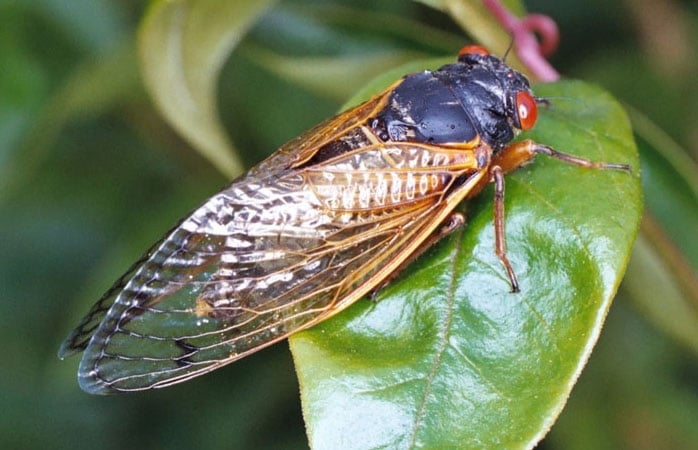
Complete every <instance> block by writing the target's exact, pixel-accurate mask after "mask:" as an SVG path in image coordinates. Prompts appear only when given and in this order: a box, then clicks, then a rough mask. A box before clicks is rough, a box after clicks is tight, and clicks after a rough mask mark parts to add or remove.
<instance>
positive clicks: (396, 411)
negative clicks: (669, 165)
mask: <svg viewBox="0 0 698 450" xmlns="http://www.w3.org/2000/svg"><path fill="white" fill-rule="evenodd" d="M384 81H386V82H385V83H384V85H386V84H387V80H384ZM536 93H537V95H539V96H546V97H554V98H558V99H559V100H556V101H555V102H554V104H553V106H552V107H550V108H549V109H546V110H544V111H541V117H540V119H539V123H538V125H537V126H536V128H535V130H534V131H532V132H529V133H525V135H523V136H522V137H526V138H532V139H535V140H537V141H538V142H542V143H545V144H548V145H551V146H554V147H555V148H557V149H558V150H560V151H564V152H568V153H571V154H575V155H579V156H583V157H587V158H590V159H593V160H597V161H611V162H620V163H629V164H631V166H632V167H633V175H629V174H627V173H624V172H618V171H605V170H588V169H582V168H579V167H574V166H569V165H566V164H564V163H562V162H560V161H556V160H550V159H546V158H544V157H538V159H537V161H535V163H534V164H531V165H529V166H527V167H526V168H523V169H521V170H519V171H518V172H516V173H514V174H512V175H510V176H508V177H507V192H506V213H507V217H506V226H507V229H506V236H507V245H508V256H509V258H510V260H511V262H512V264H513V267H514V269H515V271H516V273H517V275H518V277H519V281H520V283H521V293H519V294H513V293H511V292H510V286H509V281H508V279H507V277H506V274H505V272H504V270H503V268H502V266H501V264H500V262H499V260H498V259H497V257H496V256H495V254H494V231H493V226H492V217H493V211H492V190H491V188H490V189H488V190H485V191H484V192H483V193H482V194H481V195H480V196H479V197H478V199H476V200H475V201H473V202H470V203H469V204H468V205H466V206H467V210H466V214H467V217H468V224H467V226H466V227H464V228H463V229H460V230H458V231H457V232H455V233H453V234H452V235H451V236H450V237H448V238H446V239H444V241H442V242H440V243H439V244H437V245H436V246H435V247H434V248H433V249H431V250H430V251H428V252H427V253H426V254H424V255H422V257H420V258H419V259H418V260H417V261H415V262H414V263H413V264H411V265H410V266H409V267H408V268H407V269H406V270H405V271H404V273H402V274H401V275H400V276H399V277H398V279H397V280H396V281H395V282H393V283H392V284H391V285H389V286H388V287H386V288H384V289H383V290H382V291H381V292H380V294H379V295H378V298H377V301H376V302H375V303H374V302H370V301H368V300H362V301H359V302H357V304H355V305H353V306H352V307H351V308H349V309H348V310H346V311H345V312H343V313H342V314H340V315H338V316H336V317H334V318H332V319H330V320H328V321H326V322H323V323H322V324H319V325H318V326H315V327H313V328H312V329H310V330H307V331H304V332H301V333H298V334H296V335H294V336H292V338H291V339H290V341H291V349H292V351H293V355H294V358H295V362H296V369H297V372H298V376H299V380H300V385H301V398H302V402H303V411H304V417H305V420H306V424H307V430H308V435H309V439H310V444H311V447H312V448H315V449H325V448H414V447H423V448H456V447H457V448H530V447H532V446H533V445H534V444H535V443H536V442H538V441H539V440H540V439H541V438H542V436H543V435H545V433H546V432H547V430H548V429H549V428H550V427H551V426H552V424H553V422H554V421H555V419H556V417H557V416H558V414H559V413H560V411H561V409H562V407H563V406H564V404H565V401H566V399H567V397H568V395H569V393H570V390H571V389H572V386H573V385H574V382H575V381H576V379H577V377H578V376H579V373H580V371H581V370H582V367H583V366H584V364H585V362H586V360H587V358H588V357H589V354H590V352H591V349H592V347H593V346H594V344H595V342H596V340H597V338H598V336H599V333H600V330H601V327H602V324H603V321H604V318H605V316H606V313H607V311H608V308H609V306H610V304H611V300H612V298H613V296H614V294H615V292H616V290H617V287H618V284H619V283H620V280H621V277H622V274H623V271H624V269H625V266H626V264H627V261H628V258H629V255H630V250H631V247H632V242H633V240H634V238H635V235H636V233H637V229H638V224H639V219H640V215H641V209H642V206H641V194H640V183H639V176H638V174H639V170H638V169H639V166H638V164H639V163H638V159H637V151H636V148H635V144H634V142H633V137H632V134H631V130H630V126H629V123H628V120H627V118H626V116H625V113H624V112H623V110H622V108H621V107H620V106H619V105H618V104H617V103H616V102H615V101H614V100H613V99H612V98H611V97H610V96H609V95H608V94H606V93H605V92H603V91H601V90H600V89H598V88H596V87H593V86H589V85H586V84H584V83H581V82H574V81H566V82H559V83H555V84H549V85H541V86H538V87H537V88H536Z"/></svg>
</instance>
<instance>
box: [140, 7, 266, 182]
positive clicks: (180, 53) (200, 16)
mask: <svg viewBox="0 0 698 450" xmlns="http://www.w3.org/2000/svg"><path fill="white" fill-rule="evenodd" d="M272 3H273V0H261V1H260V0H255V1H232V2H231V1H224V0H175V1H168V0H161V1H157V2H155V3H153V5H152V6H151V8H150V10H149V12H148V14H147V15H146V16H145V18H144V20H143V22H142V24H141V29H140V34H139V50H140V59H141V67H142V73H143V79H144V82H145V84H146V87H147V89H148V91H149V92H150V94H151V95H152V96H153V98H154V100H155V102H156V104H157V105H158V107H159V108H160V110H161V111H162V113H163V115H164V116H165V118H166V119H167V120H168V121H169V122H170V123H171V125H172V126H173V127H174V128H175V129H176V130H177V131H178V132H179V133H180V134H181V135H182V136H183V137H184V138H185V139H187V140H188V141H189V143H190V144H191V145H193V146H194V147H195V148H196V150H198V151H199V152H200V153H201V154H202V155H203V156H204V157H206V158H207V159H208V160H209V161H211V163H212V164H213V165H214V166H216V167H217V168H218V169H219V170H220V171H221V172H223V173H224V174H226V175H228V176H229V177H231V178H232V177H233V176H236V175H239V174H240V173H241V172H242V164H241V163H240V162H239V161H238V159H237V158H236V157H235V156H234V155H235V152H234V151H233V147H232V144H231V143H230V141H229V139H228V138H227V135H226V133H225V130H224V129H223V126H222V125H221V123H220V120H219V117H218V111H217V108H216V81H217V79H218V74H219V73H220V70H221V68H222V66H223V63H224V62H225V59H226V58H227V56H228V54H229V53H230V51H231V50H232V49H233V48H234V47H235V45H237V43H238V42H239V40H240V39H241V38H242V36H243V35H244V34H245V32H246V31H247V29H248V28H249V27H250V26H251V25H252V24H253V23H254V21H255V20H256V18H257V17H258V16H259V15H260V14H261V13H262V12H264V10H265V9H266V8H267V7H268V6H269V5H270V4H272Z"/></svg>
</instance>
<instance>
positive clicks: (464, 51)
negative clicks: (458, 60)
mask: <svg viewBox="0 0 698 450" xmlns="http://www.w3.org/2000/svg"><path fill="white" fill-rule="evenodd" d="M489 54H490V51H489V50H487V49H486V48H485V47H483V46H482V45H474V44H471V45H466V46H464V47H463V48H461V49H460V51H459V52H458V56H459V57H460V56H464V55H482V56H488V55H489Z"/></svg>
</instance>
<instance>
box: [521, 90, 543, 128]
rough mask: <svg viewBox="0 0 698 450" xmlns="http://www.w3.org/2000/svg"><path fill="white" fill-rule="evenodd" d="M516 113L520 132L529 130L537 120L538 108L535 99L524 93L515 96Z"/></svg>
mask: <svg viewBox="0 0 698 450" xmlns="http://www.w3.org/2000/svg"><path fill="white" fill-rule="evenodd" d="M516 113H517V114H518V117H519V123H520V124H521V129H522V130H530V129H531V128H533V125H535V124H536V119H538V106H536V99H535V98H533V96H532V95H531V94H529V93H528V92H526V91H520V92H518V93H517V94H516Z"/></svg>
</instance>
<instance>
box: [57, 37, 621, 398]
mask: <svg viewBox="0 0 698 450" xmlns="http://www.w3.org/2000/svg"><path fill="white" fill-rule="evenodd" d="M535 121H536V98H535V96H534V95H533V92H532V91H531V88H530V86H529V83H528V81H527V80H526V79H525V78H524V76H523V75H521V74H520V73H518V72H516V71H515V70H513V69H511V68H510V67H509V66H507V65H506V64H505V63H504V62H503V61H502V60H501V59H499V58H496V57H494V56H491V55H489V54H487V52H486V51H485V50H484V49H482V48H481V47H476V46H468V47H465V48H464V49H463V50H462V51H461V53H460V55H459V58H458V61H457V62H455V63H454V64H450V65H446V66H444V67H442V68H440V69H438V70H436V71H424V72H420V73H415V74H412V75H407V76H405V77H404V78H402V79H401V80H399V81H398V82H396V83H394V84H393V85H392V86H391V87H389V88H388V89H387V90H386V91H384V92H383V93H381V94H379V95H377V96H375V97H373V98H372V99H370V100H368V101H367V102H365V103H363V104H361V105H359V106H356V107H354V108H352V109H350V110H348V111H345V112H343V113H341V114H339V115H338V116H336V117H334V118H332V119H329V120H327V121H326V122H324V123H322V124H320V125H318V126H316V127H315V128H313V129H311V130H309V131H307V132H306V133H304V134H302V135H301V136H299V137H298V138H296V139H294V140H292V141H290V142H289V143H287V144H286V145H284V146H282V147H281V148H280V149H279V150H278V151H277V152H276V153H274V154H272V155H271V156H270V157H269V158H268V159H266V160H265V161H263V162H262V163H260V164H259V165H258V166H256V167H255V168H253V169H252V170H250V171H249V173H247V174H246V175H245V176H243V177H241V178H239V179H238V180H236V181H235V182H233V183H232V184H231V185H230V186H229V187H227V188H226V189H224V190H223V191H221V192H219V193H218V194H216V195H214V196H213V197H211V198H210V199H208V200H207V201H206V202H205V203H204V204H203V205H201V206H200V207H199V208H198V209H196V210H195V211H194V212H193V213H192V214H191V215H189V216H188V217H186V218H185V219H184V220H182V221H181V222H180V223H179V225H177V226H176V227H175V228H174V229H173V230H172V231H171V232H170V233H169V234H168V235H166V236H165V237H164V239H163V240H162V241H160V242H159V243H157V244H155V245H154V246H153V247H152V249H151V250H150V251H149V252H148V253H147V254H146V255H145V256H144V257H143V258H142V259H141V260H140V261H139V262H137V263H136V264H134V265H133V267H132V268H131V269H130V270H129V271H128V272H127V273H126V274H125V275H124V276H122V277H121V278H120V279H119V280H118V281H117V282H116V283H115V285H114V286H113V287H112V288H111V289H110V290H109V291H108V292H107V293H106V294H105V295H104V296H103V297H102V298H101V299H100V300H99V301H98V302H97V304H96V305H95V306H94V307H93V308H92V309H91V310H90V312H89V313H88V314H87V316H86V317H85V318H84V319H83V320H82V322H81V323H80V324H79V325H78V327H77V329H76V330H75V331H73V333H72V334H71V335H70V336H69V337H68V338H67V339H66V341H65V342H64V343H63V345H62V347H61V349H60V352H59V355H60V356H61V357H62V356H66V355H69V354H72V353H75V352H79V351H84V355H83V357H82V361H81V363H80V368H79V375H78V377H79V381H80V385H81V387H82V388H83V389H84V390H85V391H87V392H91V393H99V394H106V393H114V392H123V391H137V390H143V389H150V388H158V387H164V386H168V385H171V384H174V383H178V382H181V381H184V380H187V379H190V378H192V377H195V376H198V375H201V374H203V373H206V372H209V371H212V370H214V369H216V368H218V367H220V366H223V365H225V364H228V363H230V362H232V361H235V360H237V359H239V358H242V357H244V356H246V355H248V354H250V353H252V352H255V351H257V350H259V349H261V348H264V347H266V346H268V345H271V344H273V343H275V342H277V341H279V340H282V339H284V338H286V337H287V336H288V335H289V334H291V333H293V332H296V331H298V330H302V329H305V328H308V327H310V326H312V325H313V324H316V323H318V322H320V321H322V320H324V319H326V318H328V317H330V316H332V315H334V314H336V313H338V312H339V311H341V310H343V309H344V308H346V307H347V306H349V305H350V304H352V303H353V302H354V301H356V300H357V299H359V298H361V297H362V296H364V295H365V294H367V293H369V292H370V291H372V290H374V289H376V288H377V287H378V286H380V285H382V283H384V282H385V281H386V280H387V279H389V278H390V277H391V276H392V274H393V273H394V272H396V271H397V270H398V269H400V268H401V267H402V266H403V265H404V264H405V263H406V262H407V261H409V260H411V259H412V258H413V257H414V255H415V254H418V253H419V251H420V250H421V249H423V248H424V247H425V246H426V245H429V243H430V242H432V241H433V240H435V237H439V236H440V234H441V233H442V232H443V229H444V227H442V225H443V224H448V223H451V224H453V223H456V224H457V223H460V222H462V221H458V220H456V221H453V220H451V219H452V218H453V217H456V218H457V217H458V216H457V215H454V213H453V210H454V208H455V207H456V205H458V204H459V203H460V202H461V201H463V200H464V199H467V198H469V197H472V196H474V195H476V194H477V193H478V192H480V191H481V190H482V189H483V187H484V186H485V185H486V184H488V183H490V182H492V181H494V182H495V186H496V187H497V188H496V192H501V191H502V188H503V179H502V174H503V173H505V172H508V171H511V170H514V169H516V168H517V167H519V166H520V165H521V164H523V163H525V162H526V161H528V160H530V159H531V158H532V157H533V156H534V155H535V154H537V153H546V154H548V155H551V156H554V157H558V158H560V159H563V160H565V161H567V162H570V163H573V164H579V165H583V166H587V167H607V168H617V169H627V167H626V166H621V165H613V164H602V163H591V162H589V161H586V160H582V159H579V158H575V157H572V156H569V155H564V154H560V153H557V152H555V151H554V150H552V149H550V148H549V147H546V146H542V145H539V144H536V143H533V142H531V141H523V142H518V143H515V144H510V141H511V140H512V139H513V138H514V136H515V135H516V133H517V132H518V131H520V130H525V129H529V128H531V127H532V126H533V125H534V123H535ZM495 202H496V205H497V206H498V207H497V208H495V211H496V213H495V227H496V228H495V229H496V231H497V233H496V236H497V249H496V250H497V254H498V255H499V256H500V259H501V260H502V262H503V264H504V267H505V268H506V270H507V272H508V274H509V278H510V280H511V288H512V289H514V290H517V289H518V284H517V282H516V278H515V275H514V272H513V270H512V268H511V265H510V264H509V262H508V260H507V259H506V252H505V248H504V239H503V235H504V232H503V209H502V203H501V196H499V197H496V199H495ZM450 228H452V227H450ZM450 228H449V227H448V226H447V227H445V229H450Z"/></svg>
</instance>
